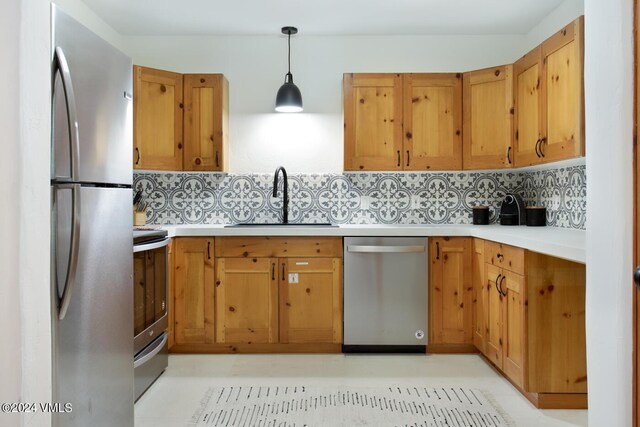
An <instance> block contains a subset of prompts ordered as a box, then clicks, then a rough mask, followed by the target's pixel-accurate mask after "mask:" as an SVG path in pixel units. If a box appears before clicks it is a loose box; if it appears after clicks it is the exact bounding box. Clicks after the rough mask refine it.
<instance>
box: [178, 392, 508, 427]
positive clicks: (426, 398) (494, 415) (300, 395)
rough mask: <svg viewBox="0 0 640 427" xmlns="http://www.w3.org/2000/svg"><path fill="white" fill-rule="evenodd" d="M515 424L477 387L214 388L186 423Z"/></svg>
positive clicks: (294, 426)
mask: <svg viewBox="0 0 640 427" xmlns="http://www.w3.org/2000/svg"><path fill="white" fill-rule="evenodd" d="M203 426H229V427H231V426H233V427H253V426H260V427H304V426H307V427H311V426H314V427H315V426H318V427H320V426H322V427H324V426H336V427H338V426H414V427H432V426H433V427H442V426H456V427H476V426H480V427H497V426H500V427H503V426H514V424H513V423H512V422H511V421H510V419H509V417H508V416H507V415H506V413H505V412H504V411H503V410H502V408H500V406H499V405H497V403H496V402H494V400H493V399H492V397H491V396H490V395H489V394H488V393H486V392H482V391H480V390H476V389H468V388H444V387H389V388H370V387H306V386H290V387H282V386H281V387H247V386H244V387H239V386H237V387H212V388H210V389H209V390H207V392H206V393H205V395H204V397H203V398H202V400H201V402H200V406H199V407H198V409H197V410H196V411H195V413H194V415H193V417H192V419H191V421H190V422H189V424H188V427H203Z"/></svg>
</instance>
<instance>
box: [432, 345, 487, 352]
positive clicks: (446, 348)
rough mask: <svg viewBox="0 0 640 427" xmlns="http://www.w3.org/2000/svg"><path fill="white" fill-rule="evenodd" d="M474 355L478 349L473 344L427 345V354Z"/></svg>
mask: <svg viewBox="0 0 640 427" xmlns="http://www.w3.org/2000/svg"><path fill="white" fill-rule="evenodd" d="M429 353H431V354H474V353H478V349H477V348H476V346H475V345H473V344H427V354H429Z"/></svg>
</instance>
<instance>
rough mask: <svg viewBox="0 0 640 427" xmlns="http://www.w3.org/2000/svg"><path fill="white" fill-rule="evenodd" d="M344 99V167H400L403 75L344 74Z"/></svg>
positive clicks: (380, 168)
mask: <svg viewBox="0 0 640 427" xmlns="http://www.w3.org/2000/svg"><path fill="white" fill-rule="evenodd" d="M343 101H344V168H345V170H350V171H372V170H402V164H403V163H402V162H403V160H402V159H403V158H404V156H403V155H402V75H401V74H345V75H344V79H343ZM405 160H406V158H405Z"/></svg>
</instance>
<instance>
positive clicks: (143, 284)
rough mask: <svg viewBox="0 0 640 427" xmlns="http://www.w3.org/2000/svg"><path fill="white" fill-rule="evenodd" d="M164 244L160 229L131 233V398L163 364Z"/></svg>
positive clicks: (166, 241)
mask: <svg viewBox="0 0 640 427" xmlns="http://www.w3.org/2000/svg"><path fill="white" fill-rule="evenodd" d="M168 244H169V238H168V237H167V232H166V231H164V230H134V232H133V312H134V315H133V319H134V320H133V334H134V340H133V347H134V359H133V360H134V362H133V366H134V375H135V400H138V398H139V397H140V396H141V395H142V394H143V393H144V392H145V390H147V388H149V386H150V385H151V384H153V382H154V381H155V380H156V379H157V378H158V377H159V376H160V375H161V374H162V372H164V370H165V369H166V367H167V362H168V346H167V332H166V331H167V324H168V320H167V319H168V315H167V246H168Z"/></svg>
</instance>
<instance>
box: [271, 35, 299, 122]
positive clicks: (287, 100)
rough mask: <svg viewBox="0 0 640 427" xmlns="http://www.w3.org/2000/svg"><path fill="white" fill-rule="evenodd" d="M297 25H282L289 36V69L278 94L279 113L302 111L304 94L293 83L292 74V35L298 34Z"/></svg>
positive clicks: (277, 106)
mask: <svg viewBox="0 0 640 427" xmlns="http://www.w3.org/2000/svg"><path fill="white" fill-rule="evenodd" d="M297 33H298V29H297V28H296V27H282V34H285V35H286V36H287V41H288V46H289V50H288V52H289V53H288V62H289V70H288V72H287V74H285V76H284V84H283V85H282V86H280V89H278V94H277V95H276V111H277V112H279V113H299V112H300V111H302V95H301V94H300V89H298V86H296V85H295V84H294V83H293V74H291V35H292V34H297Z"/></svg>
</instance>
